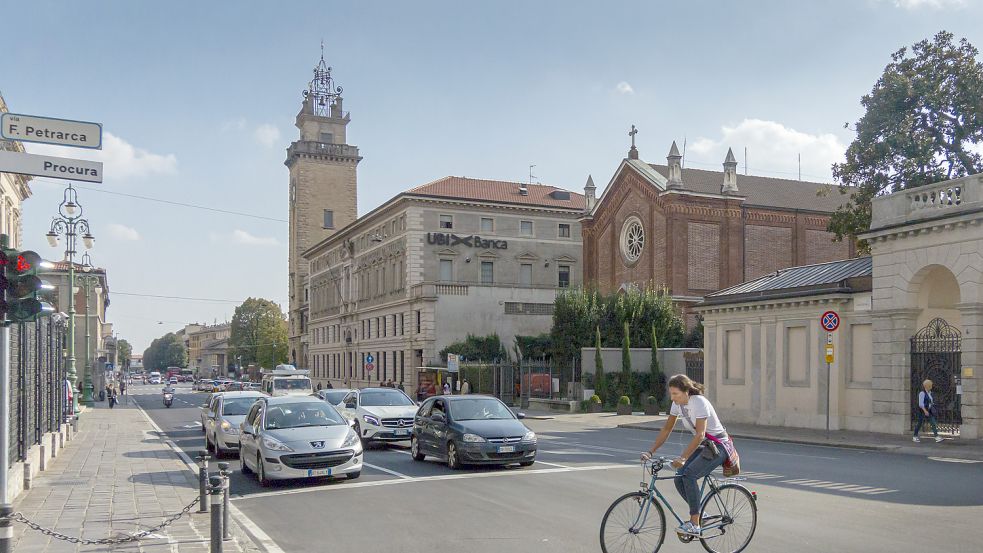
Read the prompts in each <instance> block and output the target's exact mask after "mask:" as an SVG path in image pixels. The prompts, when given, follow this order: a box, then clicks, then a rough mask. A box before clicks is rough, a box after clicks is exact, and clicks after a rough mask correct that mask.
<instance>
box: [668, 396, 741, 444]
mask: <svg viewBox="0 0 983 553" xmlns="http://www.w3.org/2000/svg"><path fill="white" fill-rule="evenodd" d="M669 414H670V415H675V416H676V417H678V418H680V419H682V421H683V424H684V425H686V428H688V429H689V431H690V432H692V433H694V434H696V421H697V419H706V420H707V434H713V435H714V436H719V435H721V434H725V433H726V432H727V430H726V429H724V425H722V424H720V419H719V418H717V412H716V411H714V410H713V405H711V404H710V400H708V399H707V398H705V397H703V396H689V403H687V404H686V405H679V404H678V403H676V402H673V404H672V407H670V408H669Z"/></svg>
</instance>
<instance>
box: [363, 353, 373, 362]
mask: <svg viewBox="0 0 983 553" xmlns="http://www.w3.org/2000/svg"><path fill="white" fill-rule="evenodd" d="M365 362H366V363H368V364H370V365H371V364H372V363H375V357H373V356H372V354H371V353H370V354H368V355H366V356H365Z"/></svg>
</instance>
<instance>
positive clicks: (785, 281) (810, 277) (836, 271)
mask: <svg viewBox="0 0 983 553" xmlns="http://www.w3.org/2000/svg"><path fill="white" fill-rule="evenodd" d="M872 274H873V272H872V263H871V258H870V257H869V256H867V257H857V258H855V259H844V260H842V261H830V262H828V263H819V264H817V265H803V266H801V267H790V268H788V269H780V270H778V271H776V272H774V273H772V274H770V275H767V276H763V277H761V278H759V279H756V280H751V281H748V282H743V283H741V284H738V285H736V286H731V287H730V288H724V289H723V290H718V291H716V292H714V293H712V294H710V295H708V296H707V297H706V303H722V302H724V301H727V300H730V299H732V298H733V299H738V298H734V297H735V296H740V298H739V299H748V298H749V297H750V298H753V297H755V296H774V295H776V294H780V293H782V292H788V291H791V290H793V289H814V288H816V287H823V288H831V287H833V286H834V285H835V286H839V285H841V284H842V283H844V281H846V280H847V279H851V278H858V277H870V276H871V275H872Z"/></svg>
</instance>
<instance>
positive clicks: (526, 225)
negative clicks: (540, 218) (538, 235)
mask: <svg viewBox="0 0 983 553" xmlns="http://www.w3.org/2000/svg"><path fill="white" fill-rule="evenodd" d="M519 234H521V235H522V236H532V221H519Z"/></svg>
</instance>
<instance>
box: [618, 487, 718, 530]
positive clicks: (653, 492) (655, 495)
mask: <svg viewBox="0 0 983 553" xmlns="http://www.w3.org/2000/svg"><path fill="white" fill-rule="evenodd" d="M676 478H679V475H673V476H659V474H658V472H656V473H654V474H653V475H652V478H651V480H650V481H649V483H648V485H647V486H646V484H645V482H641V485H642V488H643V491H646V492H648V501H646V502H645V507H644V508H642V509H641V510H639V512H638V518H636V519H635V522H634V524H632V527H639V526H640V525H641V524H643V523H644V522H645V520H646V519H647V518H648V513H649V508H650V507H651V505H652V503H654V502H655V501H656V499H658V501H660V502H661V503H662V504H663V505H665V507H666V509H668V510H669V514H671V515H672V517H673V518H675V519H676V522H677V523H678V524H680V525H682V524H683V519H681V518H679V515H677V514H676V511H675V510H674V509H673V508H672V505H670V504H669V500H667V499H666V498H665V496H664V495H662V492H660V491H659V489H658V488H657V487H656V485H655V483H656V482H658V481H659V480H675V479H676ZM708 487H709V488H710V490H711V491H716V490H717V489H718V488H717V483H716V481H715V480H714V478H713V477H712V476H709V475H708V476H705V477H703V483H702V484H701V485H700V496H701V497H706V490H707V488H708ZM720 507H721V511H724V512H727V509H726V506H725V505H720ZM727 518H730V517H729V513H728V517H727ZM724 526H726V524H724V521H723V520H721V521H718V522H716V523H714V524H709V525H706V526H703V531H704V532H706V531H707V530H713V529H722V528H723V527H724ZM707 537H712V536H707Z"/></svg>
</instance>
